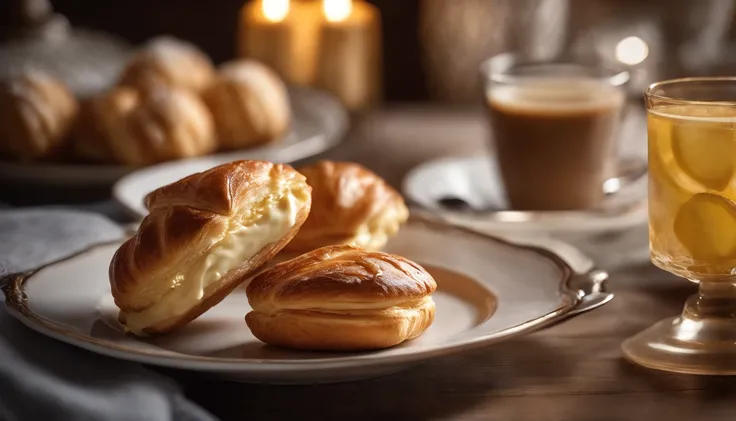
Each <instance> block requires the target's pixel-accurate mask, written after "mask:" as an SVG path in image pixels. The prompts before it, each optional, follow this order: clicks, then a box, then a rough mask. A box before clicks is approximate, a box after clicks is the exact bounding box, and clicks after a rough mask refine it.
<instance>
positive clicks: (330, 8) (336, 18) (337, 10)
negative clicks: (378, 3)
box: [322, 0, 353, 22]
mask: <svg viewBox="0 0 736 421" xmlns="http://www.w3.org/2000/svg"><path fill="white" fill-rule="evenodd" d="M322 9H323V10H324V12H325V18H326V19H327V21H328V22H342V21H344V20H345V19H347V18H348V16H350V13H351V12H352V11H353V1H352V0H324V2H323V3H322Z"/></svg>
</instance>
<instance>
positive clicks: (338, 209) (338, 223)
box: [284, 161, 409, 256]
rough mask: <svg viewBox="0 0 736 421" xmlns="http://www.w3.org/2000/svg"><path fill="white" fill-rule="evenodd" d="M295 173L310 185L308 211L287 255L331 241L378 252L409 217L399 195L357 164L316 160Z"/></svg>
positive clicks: (308, 249) (287, 250) (330, 243)
mask: <svg viewBox="0 0 736 421" xmlns="http://www.w3.org/2000/svg"><path fill="white" fill-rule="evenodd" d="M299 172H300V173H302V174H304V175H305V176H306V177H307V183H308V184H309V185H310V186H312V212H311V213H310V214H309V218H308V219H307V221H306V222H305V223H304V225H303V226H302V228H301V229H300V230H299V232H298V233H297V235H296V236H295V237H294V239H293V240H292V241H291V242H290V243H289V244H288V245H287V246H286V248H285V249H284V254H286V255H290V256H293V255H296V254H299V253H304V252H307V251H310V250H314V249H316V248H319V247H323V246H327V245H332V244H348V245H354V246H357V247H360V248H364V249H367V250H380V249H381V248H383V247H384V246H385V245H386V242H387V241H388V240H389V238H390V237H391V236H392V235H394V234H396V233H397V232H398V230H399V227H400V226H401V224H403V223H404V222H406V220H407V219H408V217H409V210H408V209H407V207H406V205H405V204H404V200H403V199H402V197H401V195H400V194H399V193H398V192H397V191H396V190H394V189H393V188H392V187H391V186H389V185H388V184H387V183H386V181H384V180H383V179H382V178H381V177H379V176H378V175H376V174H375V173H373V172H371V171H369V170H368V169H366V168H365V167H363V166H361V165H358V164H355V163H352V162H333V161H320V162H318V163H316V164H314V165H311V166H308V167H303V168H299Z"/></svg>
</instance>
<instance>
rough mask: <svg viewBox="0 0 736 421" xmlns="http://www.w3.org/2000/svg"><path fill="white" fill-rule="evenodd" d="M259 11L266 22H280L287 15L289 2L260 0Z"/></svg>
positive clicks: (287, 0)
mask: <svg viewBox="0 0 736 421" xmlns="http://www.w3.org/2000/svg"><path fill="white" fill-rule="evenodd" d="M261 11H262V12H263V16H264V17H265V18H266V20H268V21H270V22H281V21H282V20H284V19H285V18H286V15H288V14H289V0H262V2H261Z"/></svg>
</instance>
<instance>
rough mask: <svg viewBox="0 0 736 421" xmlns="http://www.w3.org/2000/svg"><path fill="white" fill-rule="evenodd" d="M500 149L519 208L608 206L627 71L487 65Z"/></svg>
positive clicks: (517, 62) (549, 64) (503, 62)
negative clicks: (608, 185)
mask: <svg viewBox="0 0 736 421" xmlns="http://www.w3.org/2000/svg"><path fill="white" fill-rule="evenodd" d="M481 73H482V77H483V79H484V81H485V83H484V89H485V92H484V93H485V99H486V104H487V107H488V111H489V115H490V122H491V133H492V136H491V138H492V147H493V149H494V151H495V158H496V159H497V161H498V168H499V171H500V176H501V178H502V181H503V184H504V187H505V191H506V196H507V199H508V202H509V206H510V207H511V208H512V209H514V210H581V209H591V208H595V207H596V206H598V205H600V204H601V202H602V200H603V198H604V197H605V193H604V188H603V186H604V183H605V181H606V180H607V179H609V178H610V177H612V176H613V175H614V172H615V167H616V161H617V156H616V153H617V148H616V143H617V142H616V140H617V135H618V128H619V126H620V122H621V117H622V114H623V109H624V105H625V102H626V99H625V92H624V90H623V85H624V84H625V83H626V82H627V81H628V80H629V73H628V72H627V71H625V70H615V69H607V68H605V67H603V66H602V65H591V64H584V63H577V62H564V61H523V60H521V59H519V58H517V57H516V56H515V55H513V54H502V55H499V56H495V57H493V58H491V59H489V60H488V61H486V62H485V63H483V65H482V66H481Z"/></svg>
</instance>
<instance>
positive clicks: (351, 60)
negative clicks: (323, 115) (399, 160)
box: [316, 0, 381, 111]
mask: <svg viewBox="0 0 736 421" xmlns="http://www.w3.org/2000/svg"><path fill="white" fill-rule="evenodd" d="M322 12H323V19H322V29H321V31H320V38H319V58H318V60H317V76H316V84H317V86H319V87H321V88H324V89H326V90H328V91H330V92H332V93H334V94H335V95H336V96H337V97H338V98H340V99H341V100H342V102H343V103H344V104H345V105H346V106H347V107H348V108H349V109H350V110H353V111H357V110H362V109H365V108H368V107H370V106H372V105H374V104H375V103H376V102H378V100H379V99H380V96H381V22H380V14H379V12H378V10H377V9H376V8H375V7H374V6H372V5H370V4H368V3H365V2H363V1H355V2H353V1H352V0H323V3H322Z"/></svg>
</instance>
